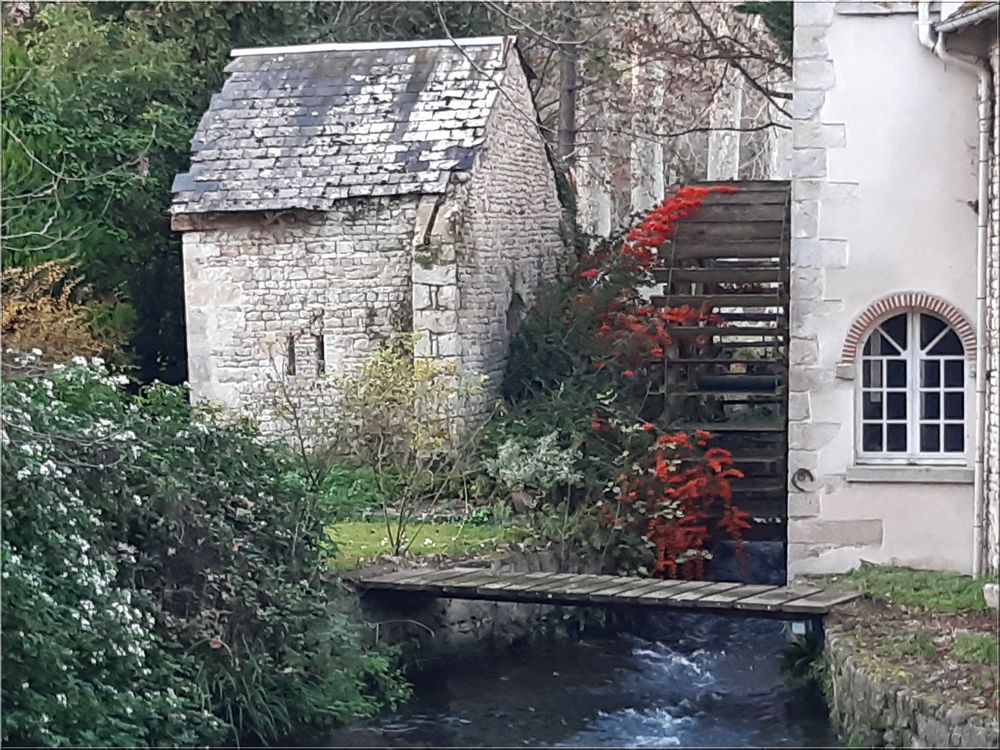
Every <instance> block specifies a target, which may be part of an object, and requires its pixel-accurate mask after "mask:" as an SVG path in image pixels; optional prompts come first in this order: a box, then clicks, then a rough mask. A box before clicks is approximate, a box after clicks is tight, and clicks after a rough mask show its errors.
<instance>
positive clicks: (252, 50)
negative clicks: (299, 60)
mask: <svg viewBox="0 0 1000 750" xmlns="http://www.w3.org/2000/svg"><path fill="white" fill-rule="evenodd" d="M508 39H513V37H509V36H474V37H462V38H458V39H423V40H407V41H403V42H347V43H343V42H324V43H321V44H292V45H287V46H284V47H243V48H240V49H234V50H233V51H232V52H230V53H229V56H230V57H250V56H254V55H293V54H301V53H304V52H359V51H364V50H380V49H419V48H423V47H486V46H491V45H499V44H503V43H505V42H506V40H508Z"/></svg>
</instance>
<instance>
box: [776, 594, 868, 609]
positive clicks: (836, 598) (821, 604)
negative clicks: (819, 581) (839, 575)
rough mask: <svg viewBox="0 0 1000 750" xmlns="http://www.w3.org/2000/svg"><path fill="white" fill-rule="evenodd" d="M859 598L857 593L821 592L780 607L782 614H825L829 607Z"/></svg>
mask: <svg viewBox="0 0 1000 750" xmlns="http://www.w3.org/2000/svg"><path fill="white" fill-rule="evenodd" d="M860 596H861V592H859V591H821V592H820V593H818V594H812V595H811V596H806V597H803V598H801V599H794V600H793V601H790V602H786V603H785V604H782V605H781V611H782V612H801V613H802V614H826V613H827V612H829V611H830V608H831V607H834V606H836V605H837V604H843V603H844V602H849V601H851V600H852V599H857V598H858V597H860Z"/></svg>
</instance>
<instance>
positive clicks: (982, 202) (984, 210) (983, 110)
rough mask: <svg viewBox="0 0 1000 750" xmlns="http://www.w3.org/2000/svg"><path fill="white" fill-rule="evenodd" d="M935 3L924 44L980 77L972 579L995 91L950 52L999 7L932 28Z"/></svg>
mask: <svg viewBox="0 0 1000 750" xmlns="http://www.w3.org/2000/svg"><path fill="white" fill-rule="evenodd" d="M929 6H930V3H929V2H920V3H919V4H918V6H917V36H918V38H919V40H920V43H921V44H923V45H924V46H925V47H927V48H928V49H930V50H932V51H933V52H934V54H935V55H937V56H938V58H939V59H941V60H942V61H943V62H944V63H946V64H947V63H955V64H956V65H957V66H958V67H960V68H964V69H965V70H967V71H969V72H974V73H976V75H977V76H978V77H979V170H978V191H977V201H978V204H977V206H976V213H977V215H978V217H979V222H978V225H977V232H976V365H975V367H976V405H975V413H976V427H975V433H976V435H975V466H974V472H973V482H972V487H973V489H972V492H973V503H974V506H973V507H974V509H973V522H972V575H973V576H974V577H978V576H980V575H982V571H983V546H984V545H983V526H984V516H985V507H986V488H985V481H984V475H985V471H984V469H985V465H984V459H985V455H984V454H985V450H986V448H985V431H986V366H987V362H986V359H985V353H986V348H987V342H986V265H987V263H986V260H987V252H988V247H987V245H988V239H989V237H988V228H989V219H988V216H989V158H990V124H991V110H992V101H991V99H990V93H991V92H990V89H991V83H992V76H991V74H990V68H989V65H988V63H987V62H986V61H985V60H982V59H980V58H978V57H973V56H972V55H966V54H962V53H959V52H949V51H948V47H947V42H946V36H945V34H946V32H948V31H949V30H952V29H960V28H964V27H966V26H969V25H972V24H974V23H978V22H980V21H983V20H986V19H987V18H989V17H991V16H993V15H996V13H997V5H996V4H993V5H989V6H986V7H985V8H981V9H980V10H977V11H975V12H973V13H968V14H966V15H964V16H963V17H962V18H956V19H953V20H951V21H945V22H942V23H938V24H931V22H930V7H929Z"/></svg>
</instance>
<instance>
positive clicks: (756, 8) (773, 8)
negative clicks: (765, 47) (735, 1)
mask: <svg viewBox="0 0 1000 750" xmlns="http://www.w3.org/2000/svg"><path fill="white" fill-rule="evenodd" d="M794 6H795V3H793V2H791V1H790V0H776V1H775V2H749V3H740V4H739V5H737V6H736V10H737V11H739V12H740V13H751V14H755V15H759V16H760V17H761V19H762V20H763V21H764V25H765V26H767V29H768V31H770V32H771V36H772V37H774V40H775V41H776V42H777V43H778V45H779V46H780V47H781V51H782V52H783V53H784V55H785V57H787V58H789V59H791V57H792V38H793V35H794V32H795V23H794V20H793V14H794V12H795V8H794Z"/></svg>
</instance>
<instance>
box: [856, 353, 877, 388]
mask: <svg viewBox="0 0 1000 750" xmlns="http://www.w3.org/2000/svg"><path fill="white" fill-rule="evenodd" d="M861 385H863V386H865V387H866V388H869V387H871V386H875V387H876V388H880V387H881V386H882V360H880V359H866V360H864V361H863V362H862V363H861Z"/></svg>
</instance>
